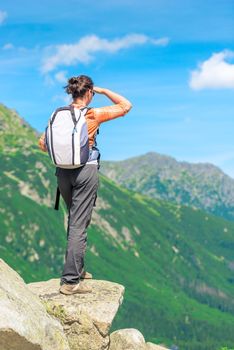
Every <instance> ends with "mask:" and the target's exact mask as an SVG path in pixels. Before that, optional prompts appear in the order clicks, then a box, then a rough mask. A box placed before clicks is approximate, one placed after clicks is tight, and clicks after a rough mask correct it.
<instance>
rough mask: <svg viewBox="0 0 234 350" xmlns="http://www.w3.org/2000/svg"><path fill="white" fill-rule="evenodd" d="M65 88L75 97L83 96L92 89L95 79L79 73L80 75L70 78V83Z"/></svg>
mask: <svg viewBox="0 0 234 350" xmlns="http://www.w3.org/2000/svg"><path fill="white" fill-rule="evenodd" d="M64 88H65V90H66V92H67V93H68V94H71V95H72V97H73V99H75V98H77V97H83V96H84V95H85V93H86V91H87V90H89V89H91V90H92V89H93V81H92V79H91V78H90V77H88V76H87V75H79V76H78V77H71V78H70V79H68V84H67V86H65V87H64Z"/></svg>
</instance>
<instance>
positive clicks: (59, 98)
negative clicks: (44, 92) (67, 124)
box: [52, 95, 72, 105]
mask: <svg viewBox="0 0 234 350" xmlns="http://www.w3.org/2000/svg"><path fill="white" fill-rule="evenodd" d="M52 101H60V102H63V103H65V104H66V105H69V104H70V103H71V102H72V101H71V97H70V96H68V95H55V96H54V97H53V98H52Z"/></svg>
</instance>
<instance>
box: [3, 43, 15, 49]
mask: <svg viewBox="0 0 234 350" xmlns="http://www.w3.org/2000/svg"><path fill="white" fill-rule="evenodd" d="M2 49H3V50H11V49H14V45H13V44H11V43H7V44H5V45H3V47H2Z"/></svg>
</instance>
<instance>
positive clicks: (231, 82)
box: [189, 50, 234, 90]
mask: <svg viewBox="0 0 234 350" xmlns="http://www.w3.org/2000/svg"><path fill="white" fill-rule="evenodd" d="M233 57H234V51H228V50H224V51H222V52H219V53H214V54H213V55H212V56H211V57H210V58H209V59H208V60H206V61H204V62H202V63H200V64H199V67H198V69H197V70H194V71H192V73H191V78H190V82H189V85H190V87H191V88H192V89H194V90H201V89H208V88H211V89H224V88H229V89H231V88H234V64H231V63H229V62H226V60H227V59H230V58H233Z"/></svg>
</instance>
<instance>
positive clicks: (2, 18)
mask: <svg viewBox="0 0 234 350" xmlns="http://www.w3.org/2000/svg"><path fill="white" fill-rule="evenodd" d="M6 18H7V13H6V11H1V10H0V25H1V24H2V23H3V22H4V21H5V19H6Z"/></svg>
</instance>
